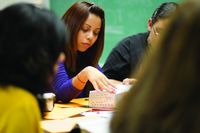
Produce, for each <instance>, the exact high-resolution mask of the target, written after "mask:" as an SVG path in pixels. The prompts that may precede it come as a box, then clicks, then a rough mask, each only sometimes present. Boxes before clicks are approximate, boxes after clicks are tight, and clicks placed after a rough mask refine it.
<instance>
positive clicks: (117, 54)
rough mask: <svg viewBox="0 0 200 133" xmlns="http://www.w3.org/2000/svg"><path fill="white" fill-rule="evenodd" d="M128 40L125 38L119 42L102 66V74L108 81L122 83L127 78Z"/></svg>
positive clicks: (128, 69) (128, 66)
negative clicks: (113, 80) (112, 80)
mask: <svg viewBox="0 0 200 133" xmlns="http://www.w3.org/2000/svg"><path fill="white" fill-rule="evenodd" d="M129 43H130V42H129V39H128V38H126V39H124V40H122V41H121V42H119V43H118V44H117V46H116V47H115V48H114V49H113V50H112V51H111V53H110V54H109V56H108V58H107V59H106V62H105V64H104V65H103V73H104V74H105V75H106V76H107V77H108V78H109V79H115V80H118V81H122V80H123V79H124V78H126V77H128V76H129V73H130V72H129V71H130V51H129V50H130V48H129Z"/></svg>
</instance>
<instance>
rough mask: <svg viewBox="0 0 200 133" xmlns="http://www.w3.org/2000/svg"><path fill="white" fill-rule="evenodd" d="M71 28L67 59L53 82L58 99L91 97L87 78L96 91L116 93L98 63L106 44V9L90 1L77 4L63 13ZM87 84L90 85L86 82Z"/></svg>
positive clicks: (68, 99)
mask: <svg viewBox="0 0 200 133" xmlns="http://www.w3.org/2000/svg"><path fill="white" fill-rule="evenodd" d="M62 19H63V21H64V22H65V24H66V26H67V27H68V29H69V32H70V33H69V38H70V39H69V42H68V44H67V45H66V50H65V54H66V61H65V62H64V63H60V65H59V70H58V73H57V74H56V76H55V78H54V82H53V88H54V89H55V92H56V96H57V99H58V100H61V101H62V102H69V101H70V100H71V99H72V98H75V97H86V96H88V93H89V90H90V88H91V87H89V84H87V83H88V81H89V82H90V83H91V84H92V86H93V87H94V89H95V90H99V91H101V90H106V91H109V92H114V85H113V83H111V81H110V80H109V79H107V78H106V76H105V75H104V74H103V73H102V72H101V68H100V67H99V66H98V61H99V58H100V56H101V54H102V51H103V47H104V30H105V17H104V11H103V10H102V9H101V8H100V7H98V6H97V5H95V4H91V3H88V2H84V1H83V2H76V3H74V4H73V5H72V6H71V7H70V8H69V9H68V10H67V11H66V13H65V14H64V16H63V18H62ZM86 84H87V85H86Z"/></svg>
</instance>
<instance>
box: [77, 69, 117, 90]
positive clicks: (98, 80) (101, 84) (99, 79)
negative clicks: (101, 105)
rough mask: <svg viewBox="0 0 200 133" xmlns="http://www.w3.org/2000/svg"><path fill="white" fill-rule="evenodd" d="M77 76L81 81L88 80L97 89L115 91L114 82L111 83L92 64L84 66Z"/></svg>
mask: <svg viewBox="0 0 200 133" xmlns="http://www.w3.org/2000/svg"><path fill="white" fill-rule="evenodd" d="M77 77H78V79H79V80H81V81H82V82H87V81H88V80H89V81H90V82H91V83H92V85H93V87H94V89H95V90H97V91H102V90H106V91H108V92H111V93H115V84H113V83H112V82H111V81H110V80H109V79H108V78H107V77H106V76H105V75H104V74H103V73H102V72H100V71H99V70H98V69H96V68H94V67H92V66H88V67H86V68H84V69H83V70H82V71H81V72H80V73H79V74H78V75H77Z"/></svg>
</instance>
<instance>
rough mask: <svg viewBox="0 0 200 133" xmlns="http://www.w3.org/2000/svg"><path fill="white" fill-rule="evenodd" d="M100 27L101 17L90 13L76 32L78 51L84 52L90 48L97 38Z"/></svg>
mask: <svg viewBox="0 0 200 133" xmlns="http://www.w3.org/2000/svg"><path fill="white" fill-rule="evenodd" d="M100 29H101V18H100V17H99V16H96V15H94V14H91V13H90V14H89V16H88V18H87V19H86V21H85V22H84V23H83V25H82V27H81V29H80V30H79V32H78V38H77V48H78V51H80V52H85V51H86V50H87V49H88V48H90V47H91V46H92V45H93V44H94V43H95V41H96V40H97V38H98V36H99V32H100Z"/></svg>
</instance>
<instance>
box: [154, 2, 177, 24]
mask: <svg viewBox="0 0 200 133" xmlns="http://www.w3.org/2000/svg"><path fill="white" fill-rule="evenodd" d="M177 7H178V4H177V3H175V2H165V3H162V4H161V5H160V6H159V7H158V8H156V10H155V11H154V12H153V14H152V16H151V19H152V24H154V23H155V22H157V21H158V20H159V19H164V18H168V17H170V16H171V13H172V12H174V11H175V10H176V9H177Z"/></svg>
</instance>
